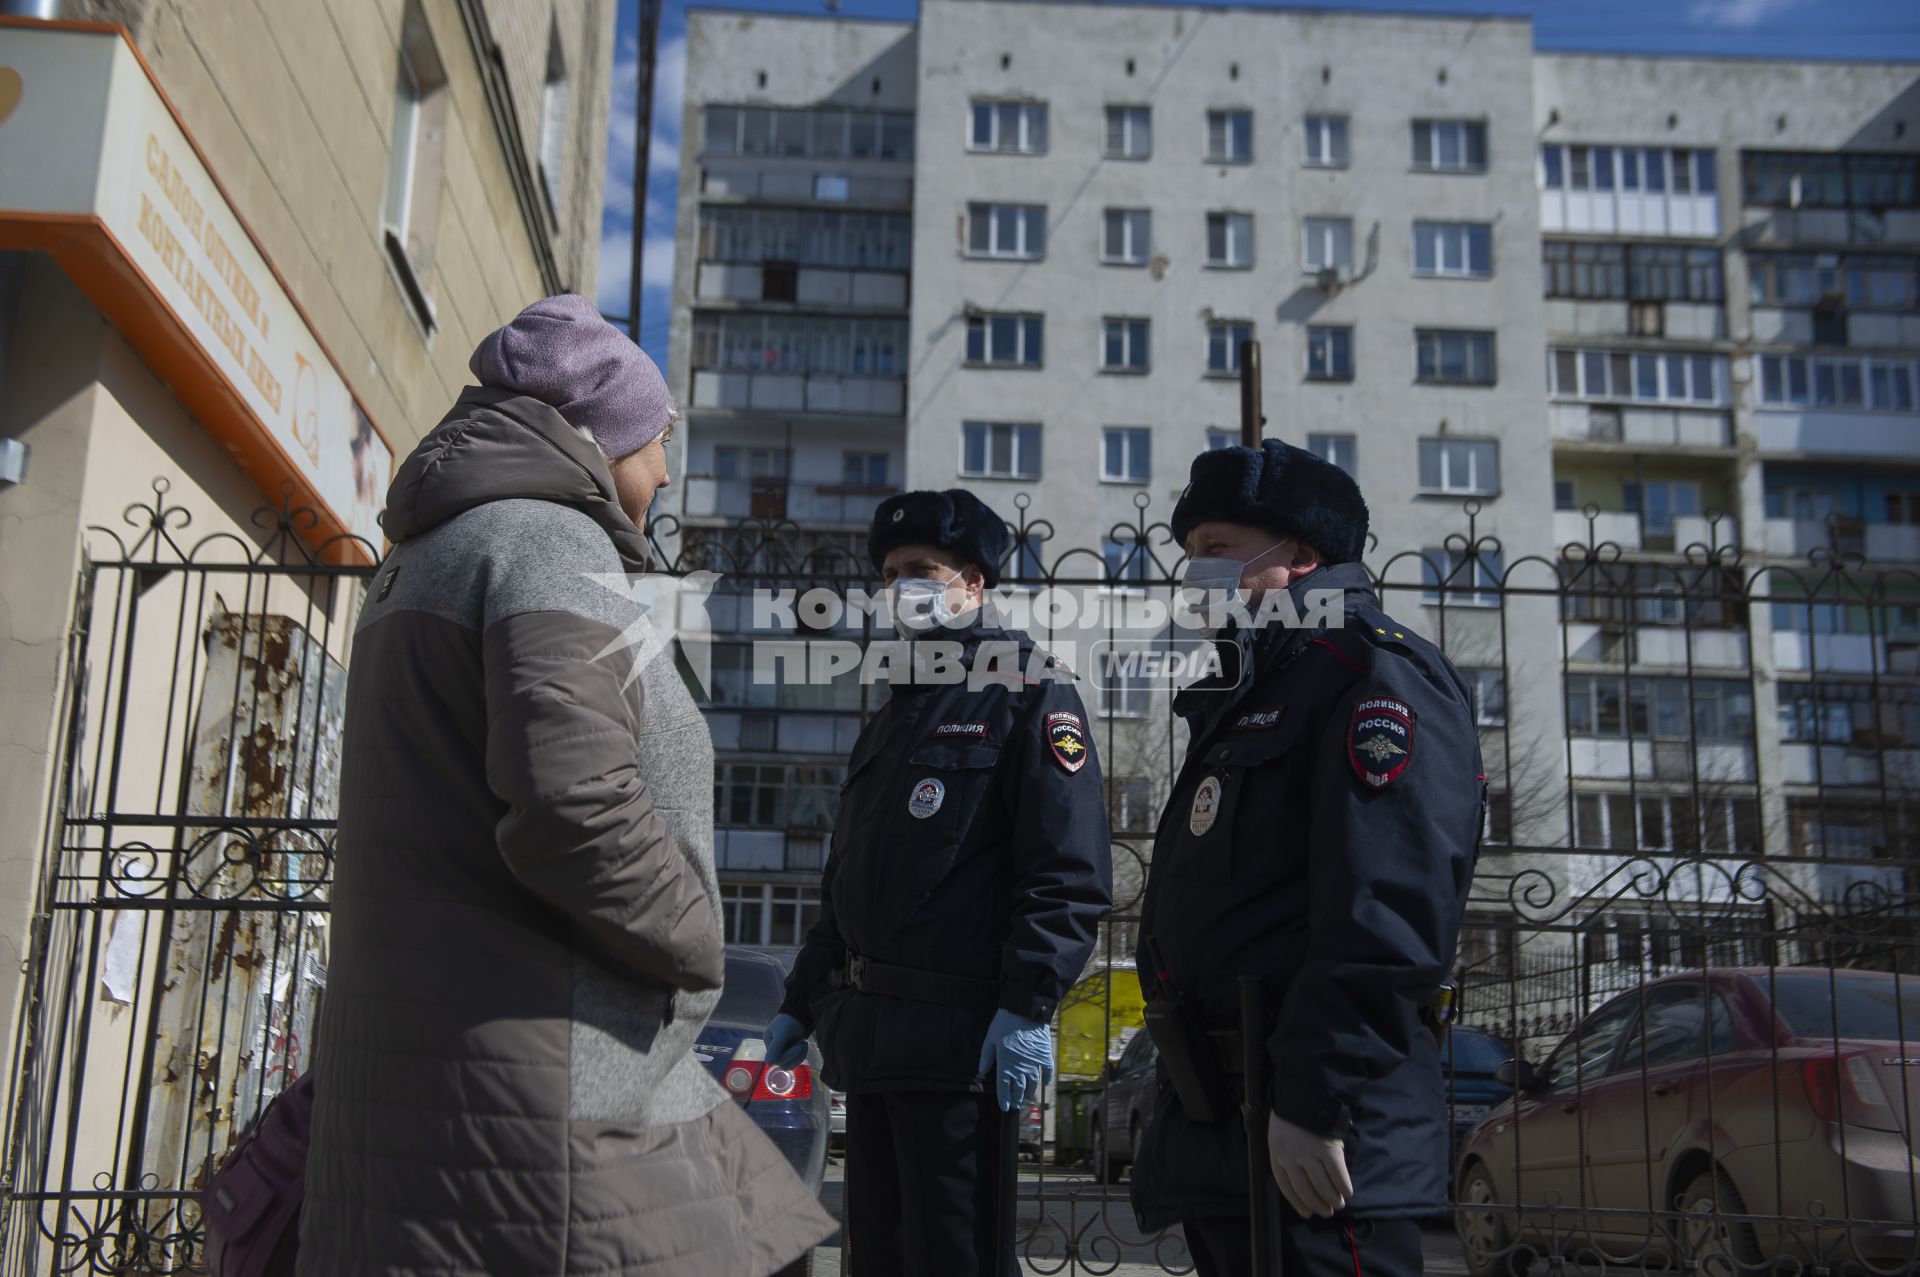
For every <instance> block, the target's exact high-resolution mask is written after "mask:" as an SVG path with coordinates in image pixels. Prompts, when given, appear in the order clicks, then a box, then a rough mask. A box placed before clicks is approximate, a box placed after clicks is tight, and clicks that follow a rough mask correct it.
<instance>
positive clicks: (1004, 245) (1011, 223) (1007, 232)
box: [967, 204, 1047, 261]
mask: <svg viewBox="0 0 1920 1277" xmlns="http://www.w3.org/2000/svg"><path fill="white" fill-rule="evenodd" d="M967 252H968V253H969V254H970V255H972V256H974V257H1018V258H1025V259H1027V260H1030V261H1031V260H1037V259H1039V258H1041V257H1045V256H1046V254H1047V210H1046V209H1045V208H1044V207H1042V206H1040V205H1035V204H969V205H967Z"/></svg>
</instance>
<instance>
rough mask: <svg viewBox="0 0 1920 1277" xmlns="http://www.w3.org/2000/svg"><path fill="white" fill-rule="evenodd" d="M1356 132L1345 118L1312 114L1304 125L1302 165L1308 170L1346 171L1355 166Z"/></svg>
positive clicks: (1302, 128)
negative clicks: (1353, 142) (1353, 146)
mask: <svg viewBox="0 0 1920 1277" xmlns="http://www.w3.org/2000/svg"><path fill="white" fill-rule="evenodd" d="M1352 137H1353V129H1352V126H1351V124H1350V123H1349V121H1348V119H1347V117H1346V116H1344V115H1309V116H1308V117H1307V118H1306V119H1305V121H1303V122H1302V124H1301V132H1300V138H1301V141H1300V162H1301V163H1302V164H1304V165H1306V166H1307V167H1308V168H1346V167H1348V166H1349V165H1351V164H1352V163H1353V152H1352Z"/></svg>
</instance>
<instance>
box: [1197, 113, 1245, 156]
mask: <svg viewBox="0 0 1920 1277" xmlns="http://www.w3.org/2000/svg"><path fill="white" fill-rule="evenodd" d="M1207 159H1208V160H1209V161H1210V162H1212V163H1215V164H1245V163H1248V162H1249V161H1251V160H1252V159H1253V112H1251V111H1208V112H1207Z"/></svg>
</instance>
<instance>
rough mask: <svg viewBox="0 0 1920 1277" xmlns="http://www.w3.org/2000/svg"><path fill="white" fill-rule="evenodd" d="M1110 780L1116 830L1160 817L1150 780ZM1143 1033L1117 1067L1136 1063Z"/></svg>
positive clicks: (1147, 826) (1146, 827)
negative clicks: (1155, 806)
mask: <svg viewBox="0 0 1920 1277" xmlns="http://www.w3.org/2000/svg"><path fill="white" fill-rule="evenodd" d="M1109 784H1110V792H1111V794H1112V797H1113V802H1112V811H1111V812H1110V813H1109V816H1108V818H1109V819H1110V820H1111V821H1112V822H1113V831H1114V832H1115V833H1146V832H1150V831H1151V830H1152V829H1153V826H1154V824H1155V823H1156V822H1157V821H1158V820H1159V819H1160V813H1159V812H1158V811H1157V810H1155V808H1154V805H1153V782H1151V781H1149V780H1147V779H1146V778H1145V777H1142V776H1120V777H1116V778H1114V779H1113V780H1112V781H1111V782H1109ZM1151 1041H1152V1039H1151V1038H1149V1037H1148V1036H1147V1035H1146V1034H1144V1033H1140V1034H1136V1035H1135V1037H1134V1040H1133V1041H1132V1042H1129V1043H1127V1050H1126V1058H1124V1059H1123V1060H1122V1061H1121V1065H1120V1067H1121V1068H1122V1069H1125V1068H1127V1067H1128V1064H1129V1062H1132V1063H1134V1064H1136V1065H1137V1063H1138V1061H1139V1058H1140V1056H1141V1055H1142V1054H1143V1050H1142V1049H1137V1048H1140V1046H1141V1043H1143V1042H1144V1043H1151Z"/></svg>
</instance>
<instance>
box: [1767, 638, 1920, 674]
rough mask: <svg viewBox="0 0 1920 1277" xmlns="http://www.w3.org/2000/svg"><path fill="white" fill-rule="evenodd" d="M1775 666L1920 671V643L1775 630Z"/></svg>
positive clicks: (1830, 671) (1822, 670) (1847, 671)
mask: <svg viewBox="0 0 1920 1277" xmlns="http://www.w3.org/2000/svg"><path fill="white" fill-rule="evenodd" d="M1773 667H1774V669H1776V670H1779V671H1781V672H1783V673H1784V672H1790V671H1800V672H1805V671H1812V670H1818V671H1819V672H1820V673H1822V674H1872V673H1874V672H1876V671H1878V672H1879V673H1882V674H1920V644H1916V643H1914V642H1913V641H1912V640H1911V639H1905V640H1896V641H1895V642H1892V643H1889V642H1888V641H1887V640H1886V639H1884V638H1879V637H1876V636H1874V635H1871V634H1808V633H1807V632H1806V631H1805V630H1775V631H1774V632H1773Z"/></svg>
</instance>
